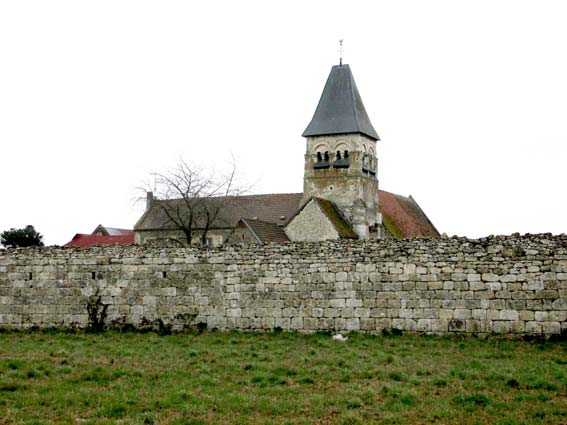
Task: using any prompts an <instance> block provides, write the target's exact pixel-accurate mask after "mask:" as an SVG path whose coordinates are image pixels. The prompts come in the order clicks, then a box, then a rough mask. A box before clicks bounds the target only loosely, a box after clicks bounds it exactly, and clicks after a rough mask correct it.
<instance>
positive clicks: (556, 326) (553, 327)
mask: <svg viewBox="0 0 567 425" xmlns="http://www.w3.org/2000/svg"><path fill="white" fill-rule="evenodd" d="M541 328H542V331H543V333H544V334H545V335H557V334H560V333H561V323H559V322H541Z"/></svg>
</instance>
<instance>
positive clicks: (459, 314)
mask: <svg viewBox="0 0 567 425" xmlns="http://www.w3.org/2000/svg"><path fill="white" fill-rule="evenodd" d="M471 316H472V315H471V310H469V309H461V308H457V309H455V311H454V313H453V317H454V318H455V319H461V320H465V319H470V318H471Z"/></svg>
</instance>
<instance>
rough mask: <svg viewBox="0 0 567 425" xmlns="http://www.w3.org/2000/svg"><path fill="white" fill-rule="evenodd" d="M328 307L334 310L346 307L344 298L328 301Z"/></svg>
mask: <svg viewBox="0 0 567 425" xmlns="http://www.w3.org/2000/svg"><path fill="white" fill-rule="evenodd" d="M329 306H331V307H334V308H344V307H345V306H346V301H345V299H344V298H335V299H332V300H330V301H329Z"/></svg>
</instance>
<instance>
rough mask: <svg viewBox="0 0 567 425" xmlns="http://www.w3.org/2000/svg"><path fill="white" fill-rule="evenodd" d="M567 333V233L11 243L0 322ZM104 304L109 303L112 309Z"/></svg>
mask: <svg viewBox="0 0 567 425" xmlns="http://www.w3.org/2000/svg"><path fill="white" fill-rule="evenodd" d="M97 296H100V297H101V298H100V301H101V303H102V304H107V305H108V310H107V318H106V323H107V324H117V323H128V324H133V325H135V326H142V325H144V324H148V323H160V324H161V325H165V326H167V325H172V326H173V328H174V329H175V328H182V327H184V326H195V325H196V324H198V323H201V324H206V325H207V326H208V328H209V329H211V328H218V329H243V330H273V329H278V328H281V329H283V330H299V331H317V330H331V331H349V330H351V331H368V332H380V331H382V330H392V329H399V330H402V331H412V332H413V331H418V332H427V333H450V332H467V333H475V334H484V333H498V334H517V335H546V336H549V335H559V334H561V333H563V334H565V333H566V332H567V322H566V319H567V236H565V235H561V236H551V235H533V236H530V235H526V236H509V237H490V238H485V239H479V240H468V239H464V238H450V239H440V240H433V239H413V240H402V241H395V240H383V241H364V242H361V241H333V242H325V243H319V244H314V243H293V244H286V245H266V246H258V245H242V246H228V247H225V248H218V249H204V248H193V247H185V248H183V247H175V246H172V247H158V246H136V245H134V246H122V247H121V246H114V247H106V248H103V247H100V248H91V249H85V250H80V249H69V248H66V249H63V248H43V249H24V250H16V251H11V250H5V251H0V326H2V327H14V328H25V327H29V326H32V325H36V326H40V327H48V326H79V327H84V326H86V325H87V324H88V323H89V319H88V314H87V303H89V300H90V301H91V302H93V300H96V298H97ZM99 307H100V305H99Z"/></svg>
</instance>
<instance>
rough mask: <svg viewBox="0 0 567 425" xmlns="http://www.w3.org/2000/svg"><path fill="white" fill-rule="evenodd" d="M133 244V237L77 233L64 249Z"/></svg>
mask: <svg viewBox="0 0 567 425" xmlns="http://www.w3.org/2000/svg"><path fill="white" fill-rule="evenodd" d="M133 243H134V235H133V234H131V235H121V236H100V235H85V234H83V233H77V234H76V235H75V236H74V237H73V239H72V240H71V241H70V242H67V243H66V244H65V245H63V246H65V247H77V248H89V247H91V246H94V245H130V244H133Z"/></svg>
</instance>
